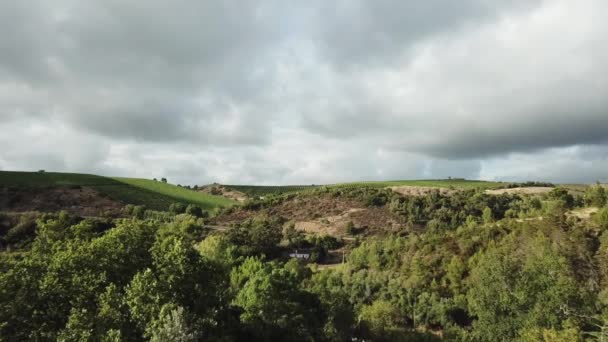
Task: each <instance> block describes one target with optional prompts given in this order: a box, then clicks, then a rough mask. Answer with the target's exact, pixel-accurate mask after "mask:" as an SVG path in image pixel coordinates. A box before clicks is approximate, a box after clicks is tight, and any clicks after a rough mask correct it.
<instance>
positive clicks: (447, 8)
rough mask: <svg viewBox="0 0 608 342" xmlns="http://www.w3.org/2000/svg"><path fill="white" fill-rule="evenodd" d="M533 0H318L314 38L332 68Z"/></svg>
mask: <svg viewBox="0 0 608 342" xmlns="http://www.w3.org/2000/svg"><path fill="white" fill-rule="evenodd" d="M539 3H540V1H538V0H534V1H501V2H488V1H484V0H463V1H450V0H427V1H394V0H377V1H366V0H353V1H336V2H326V1H323V2H320V4H319V12H318V13H319V16H318V18H319V20H318V22H317V21H315V22H314V24H315V27H314V28H313V32H315V34H316V36H315V38H317V39H318V44H319V49H320V51H321V54H323V55H324V57H327V58H329V59H330V60H331V61H332V62H333V63H334V65H335V66H336V67H337V68H341V67H344V66H354V65H360V64H364V65H363V66H361V67H369V65H370V64H372V65H373V64H384V65H386V64H387V63H388V64H392V63H394V62H395V60H394V58H396V57H399V56H400V55H401V54H403V53H405V52H407V51H408V49H410V48H411V47H412V45H415V44H416V43H417V42H419V41H421V40H423V39H425V38H429V37H432V36H434V35H437V34H441V33H444V32H451V31H457V30H459V29H461V28H462V27H465V26H467V25H479V24H480V23H482V22H484V21H488V20H495V19H496V17H497V16H499V15H502V14H505V13H509V12H511V11H513V10H521V9H531V8H534V7H535V6H537V5H538V4H539Z"/></svg>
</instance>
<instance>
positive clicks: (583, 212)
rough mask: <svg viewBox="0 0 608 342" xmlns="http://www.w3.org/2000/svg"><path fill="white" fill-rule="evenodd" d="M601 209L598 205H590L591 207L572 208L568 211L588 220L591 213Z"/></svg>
mask: <svg viewBox="0 0 608 342" xmlns="http://www.w3.org/2000/svg"><path fill="white" fill-rule="evenodd" d="M599 210H600V209H599V208H597V207H589V208H581V209H575V210H572V211H570V212H569V213H568V215H572V216H575V217H578V218H580V219H583V220H587V219H589V218H591V215H593V214H595V213H597V212H598V211H599Z"/></svg>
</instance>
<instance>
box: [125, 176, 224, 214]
mask: <svg viewBox="0 0 608 342" xmlns="http://www.w3.org/2000/svg"><path fill="white" fill-rule="evenodd" d="M114 179H115V180H117V181H119V182H121V183H125V184H128V185H130V186H132V187H136V188H139V189H144V190H148V191H151V192H154V193H157V194H161V195H163V196H166V197H169V198H171V199H172V201H171V202H183V203H194V204H198V205H200V206H201V207H202V208H204V209H207V210H210V209H214V208H218V207H227V206H230V205H232V204H234V203H235V202H234V201H232V200H230V199H227V198H224V197H221V196H213V195H210V194H206V193H202V192H197V191H192V190H188V189H184V188H180V187H179V186H176V185H172V184H167V183H163V182H157V181H153V180H149V179H141V178H114ZM169 204H170V203H169Z"/></svg>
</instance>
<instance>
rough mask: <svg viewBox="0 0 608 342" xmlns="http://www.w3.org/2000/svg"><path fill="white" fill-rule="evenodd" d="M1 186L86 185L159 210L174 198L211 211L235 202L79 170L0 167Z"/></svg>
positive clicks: (147, 182)
mask: <svg viewBox="0 0 608 342" xmlns="http://www.w3.org/2000/svg"><path fill="white" fill-rule="evenodd" d="M0 186H6V187H19V188H36V187H41V188H45V187H47V188H48V187H61V186H67V187H79V186H86V187H90V188H93V189H95V190H97V191H98V192H99V193H101V194H102V195H104V196H107V197H108V198H110V199H112V200H115V201H119V202H122V203H128V204H136V205H145V206H146V207H148V208H150V209H155V210H166V209H167V208H168V207H169V205H171V203H173V202H183V203H192V204H197V205H199V206H201V207H202V208H203V209H205V210H209V211H214V210H216V209H218V208H219V207H225V206H230V205H232V204H234V203H235V202H234V201H232V200H229V199H226V198H223V197H220V196H213V195H210V194H205V193H200V192H195V191H191V190H188V189H184V188H180V187H178V186H175V185H171V184H166V183H162V182H157V181H153V180H147V179H138V178H110V177H102V176H96V175H90V174H79V173H57V172H16V171H0Z"/></svg>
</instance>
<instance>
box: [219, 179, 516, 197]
mask: <svg viewBox="0 0 608 342" xmlns="http://www.w3.org/2000/svg"><path fill="white" fill-rule="evenodd" d="M506 184H507V183H502V182H488V181H481V180H466V179H427V180H393V181H367V182H347V183H335V184H325V185H314V184H312V185H233V184H222V185H219V186H221V187H222V188H224V189H228V190H233V191H238V192H241V193H243V194H246V195H247V196H249V197H260V196H261V197H264V196H271V195H284V194H289V193H299V192H304V191H311V190H314V189H319V188H329V189H335V188H339V189H343V188H346V189H351V188H360V187H371V188H387V187H397V186H410V187H426V188H454V189H475V188H481V189H495V188H500V187H503V186H505V185H506Z"/></svg>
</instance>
